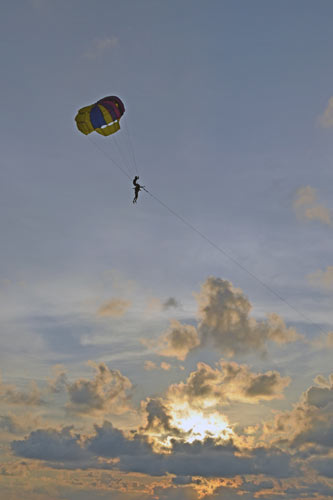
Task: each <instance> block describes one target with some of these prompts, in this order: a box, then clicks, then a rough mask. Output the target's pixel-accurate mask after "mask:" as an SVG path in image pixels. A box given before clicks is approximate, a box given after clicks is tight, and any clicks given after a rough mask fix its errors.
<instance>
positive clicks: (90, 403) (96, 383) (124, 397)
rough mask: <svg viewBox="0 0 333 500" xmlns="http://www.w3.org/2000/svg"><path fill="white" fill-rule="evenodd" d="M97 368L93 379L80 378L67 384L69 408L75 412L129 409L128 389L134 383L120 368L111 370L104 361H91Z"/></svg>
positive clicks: (123, 410) (117, 411) (120, 411)
mask: <svg viewBox="0 0 333 500" xmlns="http://www.w3.org/2000/svg"><path fill="white" fill-rule="evenodd" d="M90 364H91V365H92V366H93V367H94V369H95V372H96V374H95V377H94V378H93V379H92V380H88V379H83V378H82V379H78V380H76V381H75V382H73V383H71V384H70V383H68V384H67V386H66V387H67V391H68V396H69V403H68V405H67V407H68V409H69V410H71V411H74V412H75V413H82V414H94V413H96V412H110V413H114V414H121V413H124V412H125V411H127V410H128V409H129V395H128V391H129V390H130V389H131V387H132V384H131V382H130V380H129V379H128V378H127V377H125V376H124V375H122V374H121V373H120V371H119V370H111V369H110V368H108V367H107V366H106V365H105V364H104V363H99V364H98V365H96V364H94V363H90Z"/></svg>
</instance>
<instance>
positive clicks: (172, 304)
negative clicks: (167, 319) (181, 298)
mask: <svg viewBox="0 0 333 500" xmlns="http://www.w3.org/2000/svg"><path fill="white" fill-rule="evenodd" d="M179 306H180V304H179V302H178V301H177V300H176V299H175V298H174V297H169V298H168V299H167V300H165V301H164V302H163V309H165V310H167V309H171V308H177V307H179Z"/></svg>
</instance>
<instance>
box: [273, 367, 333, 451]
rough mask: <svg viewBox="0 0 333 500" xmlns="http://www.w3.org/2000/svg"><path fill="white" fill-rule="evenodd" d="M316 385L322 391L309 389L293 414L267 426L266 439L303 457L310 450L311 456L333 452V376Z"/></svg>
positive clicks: (285, 414)
mask: <svg viewBox="0 0 333 500" xmlns="http://www.w3.org/2000/svg"><path fill="white" fill-rule="evenodd" d="M315 381H316V382H317V383H319V387H318V386H311V387H310V388H309V389H307V390H306V391H305V392H304V393H303V394H302V396H301V398H300V400H299V401H298V402H297V403H296V404H295V406H294V408H293V409H292V410H291V411H287V412H281V413H279V414H277V415H276V416H275V419H274V421H273V422H266V423H265V424H264V436H265V435H266V436H267V437H268V436H271V437H272V442H273V443H278V442H281V443H284V446H285V445H286V444H288V446H290V447H291V448H294V449H295V448H296V449H298V450H299V451H303V454H305V455H303V456H306V454H307V450H308V453H309V454H310V456H311V455H314V454H319V455H320V454H322V453H324V454H326V453H327V451H328V450H331V451H332V452H333V374H332V375H330V377H329V378H328V379H325V378H324V377H323V376H319V377H316V378H315Z"/></svg>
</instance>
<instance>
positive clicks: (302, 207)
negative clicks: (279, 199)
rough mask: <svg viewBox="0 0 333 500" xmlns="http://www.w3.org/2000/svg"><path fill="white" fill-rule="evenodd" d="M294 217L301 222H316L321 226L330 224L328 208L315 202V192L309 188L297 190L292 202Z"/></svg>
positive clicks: (304, 187)
mask: <svg viewBox="0 0 333 500" xmlns="http://www.w3.org/2000/svg"><path fill="white" fill-rule="evenodd" d="M293 208H294V210H295V213H296V215H297V216H298V217H299V218H300V219H303V220H318V221H320V222H322V223H323V224H328V225H330V224H331V213H330V211H329V209H328V208H326V207H325V206H324V205H321V204H320V203H318V201H317V191H316V189H314V188H312V187H311V186H303V187H300V188H298V190H297V191H296V195H295V198H294V201H293Z"/></svg>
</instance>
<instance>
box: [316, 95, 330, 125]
mask: <svg viewBox="0 0 333 500" xmlns="http://www.w3.org/2000/svg"><path fill="white" fill-rule="evenodd" d="M318 123H319V125H320V126H321V127H323V128H330V127H333V97H330V99H329V100H328V104H327V107H326V109H325V110H324V112H323V113H322V114H321V115H320V116H319V119H318Z"/></svg>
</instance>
